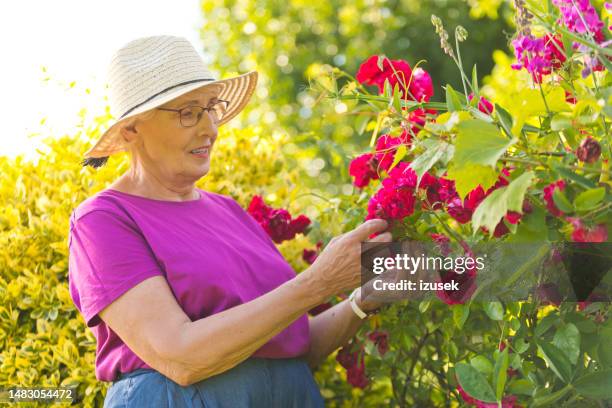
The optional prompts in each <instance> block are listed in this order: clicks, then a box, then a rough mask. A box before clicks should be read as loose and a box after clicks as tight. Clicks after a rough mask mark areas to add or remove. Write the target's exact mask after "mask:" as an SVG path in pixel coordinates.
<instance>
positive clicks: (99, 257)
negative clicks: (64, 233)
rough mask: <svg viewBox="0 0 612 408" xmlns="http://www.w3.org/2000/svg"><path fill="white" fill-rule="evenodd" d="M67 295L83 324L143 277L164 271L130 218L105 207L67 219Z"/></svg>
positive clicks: (95, 318) (92, 322)
mask: <svg viewBox="0 0 612 408" xmlns="http://www.w3.org/2000/svg"><path fill="white" fill-rule="evenodd" d="M68 242H69V244H68V245H69V262H68V264H69V271H68V280H69V287H70V295H71V296H72V299H73V301H74V303H75V306H76V307H77V309H79V311H80V312H81V314H82V315H83V317H84V318H85V322H86V323H87V326H89V327H94V326H96V325H98V324H99V323H100V322H101V320H100V318H99V316H98V313H99V312H100V311H101V310H102V309H104V308H105V307H106V306H108V305H110V304H111V303H112V302H113V301H114V300H116V299H117V298H118V297H119V296H121V295H122V294H124V293H125V292H127V291H128V290H129V289H131V288H133V287H134V286H136V285H137V284H138V283H140V282H142V281H143V280H145V279H147V278H149V277H152V276H156V275H162V276H164V273H163V271H162V269H161V268H160V267H159V264H158V263H157V261H156V259H155V256H154V254H153V252H152V250H151V248H150V247H149V245H148V243H147V242H146V240H145V238H144V237H143V235H142V233H140V231H139V230H138V228H137V227H136V226H135V225H134V223H133V222H131V221H130V219H129V218H125V219H124V218H122V217H121V216H120V215H118V214H114V213H113V212H111V211H107V210H93V211H90V212H88V213H87V214H85V215H82V216H81V217H80V218H78V220H74V219H73V220H71V223H70V234H69V241H68Z"/></svg>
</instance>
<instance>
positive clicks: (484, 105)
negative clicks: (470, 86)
mask: <svg viewBox="0 0 612 408" xmlns="http://www.w3.org/2000/svg"><path fill="white" fill-rule="evenodd" d="M472 99H474V93H473V92H471V93H470V94H469V95H468V101H470V102H471V101H472ZM493 109H494V108H493V104H492V103H491V102H490V101H489V100H488V99H487V98H485V97H484V96H481V97H480V100H479V101H478V110H479V111H481V112H482V113H484V114H487V115H490V114H491V113H493Z"/></svg>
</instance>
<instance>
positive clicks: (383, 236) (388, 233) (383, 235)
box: [368, 232, 393, 242]
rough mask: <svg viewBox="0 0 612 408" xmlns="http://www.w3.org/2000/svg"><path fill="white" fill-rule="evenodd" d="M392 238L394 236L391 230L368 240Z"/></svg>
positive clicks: (377, 240)
mask: <svg viewBox="0 0 612 408" xmlns="http://www.w3.org/2000/svg"><path fill="white" fill-rule="evenodd" d="M392 239H393V236H392V235H391V233H390V232H383V233H382V234H380V235H377V236H376V237H374V238H372V239H369V240H368V242H391V240H392Z"/></svg>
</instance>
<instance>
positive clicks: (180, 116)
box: [155, 99, 230, 128]
mask: <svg viewBox="0 0 612 408" xmlns="http://www.w3.org/2000/svg"><path fill="white" fill-rule="evenodd" d="M222 102H225V103H226V104H227V105H226V108H225V109H226V110H227V109H228V108H229V105H230V102H229V101H226V100H225V99H217V100H216V101H215V102H213V103H212V104H211V105H209V106H208V107H206V108H205V107H203V106H200V105H188V106H185V107H184V108H181V109H171V108H155V109H158V110H163V111H169V112H178V113H179V123H180V124H181V126H182V127H185V128H190V127H194V126H195V125H197V124H198V123H200V120H202V116H203V114H204V112H207V113H208V114H209V115H210V111H211V110H213V106H214V105H216V104H218V103H222ZM190 108H200V109H202V112H200V113H199V114H198V119H197V120H196V122H195V123H194V124H193V125H189V126H185V124H183V111H184V110H185V109H190ZM223 116H225V113H224V114H223ZM223 116H222V117H221V118H219V120H218V121H217V122H216V123H217V124H218V123H219V122H221V119H223ZM211 120H212V118H211ZM213 122H214V121H213Z"/></svg>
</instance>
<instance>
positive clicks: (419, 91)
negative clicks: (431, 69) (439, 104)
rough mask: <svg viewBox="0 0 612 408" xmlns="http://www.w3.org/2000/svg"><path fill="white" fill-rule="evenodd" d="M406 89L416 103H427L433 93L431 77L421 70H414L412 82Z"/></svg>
mask: <svg viewBox="0 0 612 408" xmlns="http://www.w3.org/2000/svg"><path fill="white" fill-rule="evenodd" d="M408 89H409V90H410V93H411V96H412V97H414V99H415V100H416V101H418V102H428V101H429V99H430V98H431V97H432V96H433V93H434V90H433V83H432V81H431V76H430V75H429V73H428V72H427V71H425V70H424V69H423V68H416V69H415V70H414V71H412V80H411V82H410V86H409V87H408Z"/></svg>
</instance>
